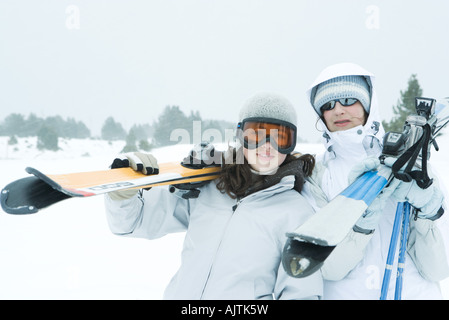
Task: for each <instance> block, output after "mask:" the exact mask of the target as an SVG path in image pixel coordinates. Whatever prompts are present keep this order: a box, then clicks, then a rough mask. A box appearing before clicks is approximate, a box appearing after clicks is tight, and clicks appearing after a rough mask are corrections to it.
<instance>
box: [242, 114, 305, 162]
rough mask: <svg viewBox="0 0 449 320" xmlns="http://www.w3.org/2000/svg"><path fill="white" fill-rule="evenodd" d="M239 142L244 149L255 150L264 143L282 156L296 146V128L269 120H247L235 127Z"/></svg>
mask: <svg viewBox="0 0 449 320" xmlns="http://www.w3.org/2000/svg"><path fill="white" fill-rule="evenodd" d="M237 129H238V131H239V134H238V135H239V137H240V140H241V141H242V142H243V146H244V147H245V148H246V149H256V148H259V147H261V146H263V145H264V144H265V143H267V142H270V144H271V145H272V146H273V147H274V148H275V149H276V150H277V151H278V152H279V153H282V154H289V153H291V152H292V151H293V150H294V149H295V146H296V131H297V130H296V126H295V125H293V124H292V123H290V122H286V121H282V120H278V119H271V118H247V119H244V120H243V121H242V122H239V123H238V125H237Z"/></svg>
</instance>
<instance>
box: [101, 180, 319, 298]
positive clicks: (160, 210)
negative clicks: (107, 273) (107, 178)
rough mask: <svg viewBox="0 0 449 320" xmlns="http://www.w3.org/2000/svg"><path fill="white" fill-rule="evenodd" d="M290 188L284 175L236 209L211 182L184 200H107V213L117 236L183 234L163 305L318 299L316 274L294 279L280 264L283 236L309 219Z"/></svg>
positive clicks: (155, 195)
mask: <svg viewBox="0 0 449 320" xmlns="http://www.w3.org/2000/svg"><path fill="white" fill-rule="evenodd" d="M293 185H294V177H293V176H286V177H284V178H282V180H281V181H280V183H278V184H276V185H274V186H272V187H269V188H267V189H265V190H261V191H258V192H255V193H253V194H250V195H249V196H247V197H245V198H243V199H242V200H241V201H239V202H236V200H233V199H231V198H230V197H229V196H228V195H226V194H222V193H221V192H220V191H219V190H218V189H217V188H216V184H215V182H211V183H209V184H207V185H206V186H204V187H202V188H201V193H200V195H199V197H198V198H197V199H189V200H186V199H182V198H180V197H179V196H177V195H176V193H170V192H169V191H168V189H167V188H153V189H151V190H149V191H143V194H139V195H136V196H135V197H133V198H131V199H129V200H124V201H114V200H112V199H111V198H110V197H109V196H108V195H106V197H105V203H106V212H107V218H108V222H109V226H110V228H111V230H112V232H113V233H115V234H117V235H124V236H130V237H141V238H147V239H154V238H159V237H162V236H164V235H165V234H167V233H172V232H180V231H186V236H185V240H184V247H183V251H182V264H181V266H180V269H179V270H178V272H177V273H176V275H175V276H174V277H173V279H172V280H171V282H170V284H169V285H168V287H167V288H166V291H165V294H164V298H165V299H273V298H274V299H317V298H320V297H321V296H322V278H321V275H320V274H319V273H316V274H314V275H312V276H310V277H307V278H304V279H296V278H292V277H289V276H288V275H287V274H286V273H285V271H284V270H283V267H282V264H281V254H282V250H283V247H284V244H285V241H286V236H285V233H286V232H287V231H288V230H289V227H290V226H292V225H293V226H297V225H300V224H302V223H303V222H304V221H305V220H306V219H307V218H308V217H310V216H311V215H312V214H313V209H312V207H311V206H310V204H309V203H308V202H307V201H306V199H305V198H304V197H302V196H301V195H300V194H299V193H298V192H296V191H295V190H292V188H293Z"/></svg>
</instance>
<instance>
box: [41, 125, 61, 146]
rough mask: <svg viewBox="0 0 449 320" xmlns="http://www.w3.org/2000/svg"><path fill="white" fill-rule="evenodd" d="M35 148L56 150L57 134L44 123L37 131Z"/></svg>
mask: <svg viewBox="0 0 449 320" xmlns="http://www.w3.org/2000/svg"><path fill="white" fill-rule="evenodd" d="M37 148H38V149H39V150H45V149H46V150H52V151H58V150H59V147H58V135H57V133H56V131H55V130H54V129H52V128H51V127H48V126H46V125H44V126H42V127H41V128H40V129H39V131H38V132H37Z"/></svg>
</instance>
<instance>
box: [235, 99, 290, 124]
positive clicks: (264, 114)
mask: <svg viewBox="0 0 449 320" xmlns="http://www.w3.org/2000/svg"><path fill="white" fill-rule="evenodd" d="M248 118H271V119H277V120H282V121H285V122H289V123H291V124H293V125H294V126H295V127H296V125H297V116H296V111H295V108H294V107H293V105H292V103H291V102H290V101H288V100H287V99H286V98H284V97H282V96H280V95H278V94H275V93H259V94H256V95H254V96H253V97H251V98H250V99H248V100H247V101H246V102H245V104H244V105H243V107H242V108H241V110H240V115H239V121H243V120H245V119H248Z"/></svg>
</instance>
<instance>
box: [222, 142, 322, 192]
mask: <svg viewBox="0 0 449 320" xmlns="http://www.w3.org/2000/svg"><path fill="white" fill-rule="evenodd" d="M225 154H227V157H226V158H224V159H223V160H224V161H223V162H222V163H224V165H223V168H222V171H221V174H220V177H219V178H218V183H217V189H218V190H220V191H221V192H222V193H227V194H228V195H229V196H230V197H231V198H232V199H237V198H238V199H240V198H243V197H245V196H247V195H248V194H250V193H252V192H255V191H258V190H261V189H265V188H267V187H269V186H270V185H273V184H275V183H277V182H279V181H280V180H281V179H282V177H284V176H286V175H291V174H293V175H295V178H296V181H295V187H294V189H295V190H297V191H298V192H300V191H301V190H302V186H303V185H304V177H309V176H310V175H311V174H312V171H313V168H314V167H315V157H314V156H312V155H310V154H295V155H293V154H289V155H287V157H286V158H285V160H284V162H283V163H282V164H281V166H280V167H279V169H278V171H277V172H276V174H274V175H267V176H264V177H265V178H263V179H261V180H259V181H257V183H255V181H254V174H253V173H252V172H251V167H250V165H249V163H248V161H247V160H246V159H245V158H244V157H243V152H242V150H241V149H240V150H236V149H235V148H230V149H229V150H228V152H226V153H225ZM238 154H240V155H241V157H243V161H238ZM242 162H243V163H242Z"/></svg>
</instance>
